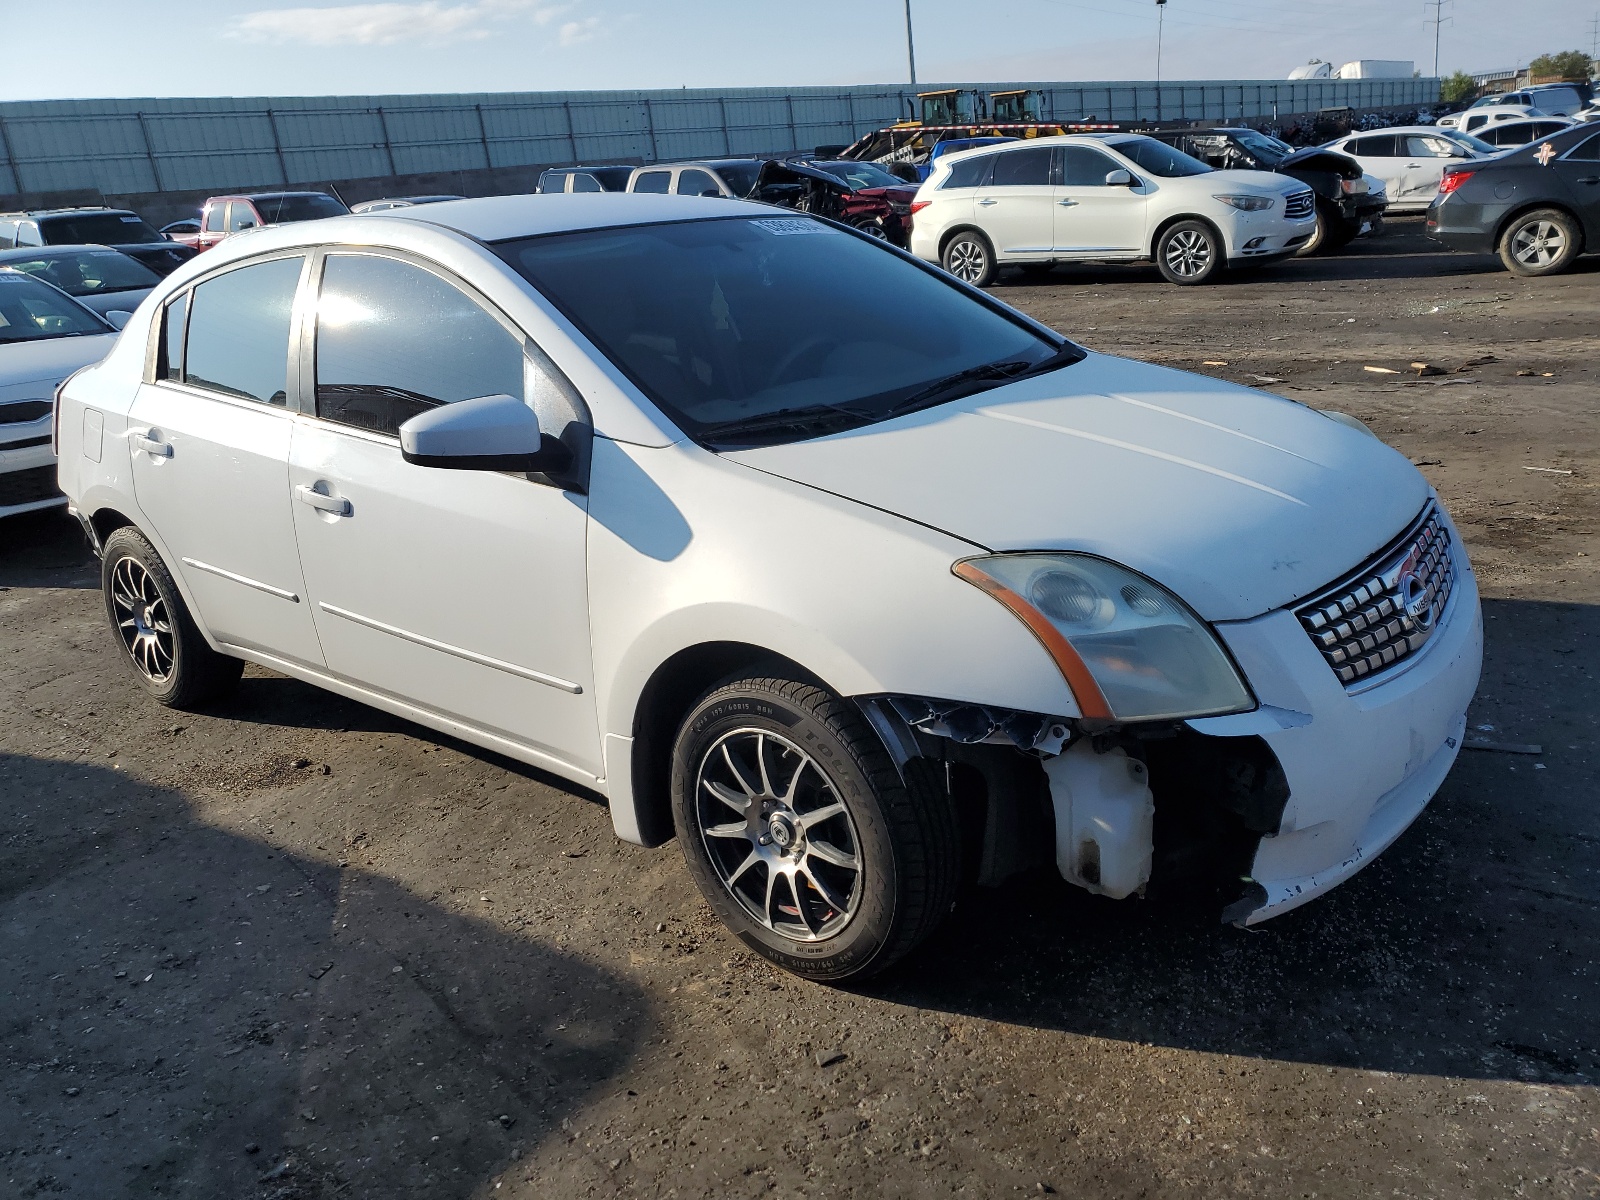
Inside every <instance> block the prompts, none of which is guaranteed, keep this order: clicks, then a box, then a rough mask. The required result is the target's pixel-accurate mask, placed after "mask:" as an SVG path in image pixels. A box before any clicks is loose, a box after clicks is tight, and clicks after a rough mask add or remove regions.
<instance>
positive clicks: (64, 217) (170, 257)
mask: <svg viewBox="0 0 1600 1200" xmlns="http://www.w3.org/2000/svg"><path fill="white" fill-rule="evenodd" d="M88 245H93V246H109V247H111V249H113V250H120V251H122V253H124V254H126V255H127V256H128V257H129V258H136V259H138V260H139V261H140V262H141V263H143V264H144V265H145V266H147V267H149V268H150V269H151V270H152V271H154V272H155V273H156V274H157V275H170V274H171V273H172V272H173V271H174V270H175V269H176V268H177V266H178V264H179V263H182V262H186V261H188V260H189V259H191V258H193V257H194V254H195V252H194V249H193V247H190V246H184V245H180V244H179V243H177V242H173V241H169V240H168V239H167V238H164V237H162V236H161V234H160V233H159V232H157V231H156V230H155V229H154V228H152V227H151V226H150V225H149V224H147V223H146V221H145V219H144V218H143V217H141V216H140V215H139V214H138V213H136V212H130V211H129V210H127V209H125V208H51V209H38V210H35V211H32V212H10V213H0V250H10V249H12V248H14V247H18V246H22V247H26V246H88Z"/></svg>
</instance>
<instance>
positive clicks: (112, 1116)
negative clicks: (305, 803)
mask: <svg viewBox="0 0 1600 1200" xmlns="http://www.w3.org/2000/svg"><path fill="white" fill-rule="evenodd" d="M0 818H3V820H4V822H5V826H6V832H7V838H6V840H5V842H4V843H3V844H0V925H3V928H4V930H5V937H6V941H5V967H6V981H5V986H4V987H3V988H0V1031H3V1037H0V1047H3V1049H0V1064H3V1066H0V1078H3V1083H0V1089H3V1091H4V1092H5V1097H4V1100H3V1103H4V1105H5V1107H6V1108H7V1110H8V1111H9V1112H10V1113H11V1114H13V1116H12V1117H11V1119H10V1120H8V1121H5V1122H0V1129H3V1131H4V1132H3V1133H0V1178H3V1179H5V1180H6V1181H7V1182H6V1185H5V1187H4V1188H0V1191H4V1192H5V1194H6V1195H15V1196H34V1195H53V1194H66V1195H78V1196H90V1195H94V1196H111V1195H131V1194H139V1195H145V1194H156V1193H159V1194H161V1195H174V1196H186V1197H194V1198H196V1200H202V1198H203V1200H210V1198H212V1197H219V1196H229V1197H242V1196H262V1197H271V1198H273V1200H313V1198H318V1200H320V1198H323V1197H330V1198H331V1197H334V1196H337V1195H364V1196H418V1197H429V1198H430V1200H432V1198H435V1197H441V1198H442V1197H467V1196H469V1195H479V1194H483V1193H484V1190H485V1189H486V1188H489V1187H490V1186H491V1184H490V1180H491V1179H492V1178H493V1177H494V1176H495V1175H496V1174H497V1173H499V1172H501V1171H504V1170H506V1169H507V1168H508V1167H511V1166H512V1165H514V1160H515V1159H516V1158H517V1157H518V1156H519V1155H520V1153H521V1151H522V1148H523V1147H529V1148H531V1147H533V1146H535V1145H536V1144H537V1143H538V1142H539V1141H540V1140H541V1139H542V1138H544V1137H546V1136H547V1135H548V1134H550V1132H551V1131H552V1130H554V1129H556V1128H558V1127H559V1126H560V1124H561V1122H562V1120H563V1119H564V1118H565V1117H566V1116H567V1115H569V1114H571V1113H574V1112H576V1111H577V1110H578V1109H579V1108H580V1107H581V1106H582V1105H583V1104H584V1103H586V1101H587V1100H588V1099H590V1098H592V1097H593V1096H594V1094H595V1093H596V1091H597V1090H599V1089H603V1088H605V1087H606V1086H607V1082H608V1081H610V1080H613V1079H615V1078H616V1077H617V1075H618V1074H619V1073H620V1072H621V1071H622V1070H623V1069H624V1068H625V1066H626V1065H627V1064H628V1063H629V1061H630V1060H631V1059H632V1057H633V1055H634V1053H635V1050H636V1049H637V1048H638V1047H639V1045H640V1044H641V1041H642V1040H643V1039H645V1038H646V1037H648V1035H649V1033H650V1031H651V1029H652V1028H653V1019H652V1016H651V1012H652V1007H651V1004H650V1002H649V1000H648V998H647V997H645V996H643V995H641V994H640V993H639V992H638V990H637V989H636V988H634V987H632V986H630V985H628V984H625V983H623V982H622V981H621V980H619V979H617V978H616V977H614V976H612V975H611V974H609V973H607V972H605V971H603V970H600V969H597V968H596V967H593V966H591V965H589V964H586V963H584V962H581V961H579V960H578V959H576V958H574V957H572V956H570V955H568V954H565V953H562V952H560V951H558V950H555V949H552V948H551V947H549V946H547V945H545V944H543V943H541V942H540V941H538V940H537V939H535V938H533V937H531V936H519V935H511V934H509V933H508V932H506V931H505V930H503V929H501V928H498V927H495V926H493V925H490V924H488V923H486V922H483V921H479V920H477V919H474V918H472V917H468V916H466V915H464V914H462V913H460V912H456V911H452V910H451V909H450V908H449V907H447V906H446V905H444V904H441V903H439V902H437V901H436V900H434V899H430V898H429V897H425V896H421V895H417V894H415V893H412V892H409V891H407V890H405V889H403V888H401V887H399V886H397V885H396V884H395V883H394V882H392V881H390V880H387V879H384V878H382V877H379V876H377V875H374V874H369V873H367V872H363V871H359V870H355V869H344V870H341V869H339V868H336V867H333V866H331V865H329V864H326V863H322V862H316V861H309V860H306V859H303V858H299V857H296V856H294V855H290V854H285V853H284V852H283V851H282V850H280V849H279V848H277V847H275V846H273V845H271V844H270V843H269V842H267V841H265V840H263V841H256V840H252V839H249V838H245V837H240V836H237V835H235V834H232V833H229V832H226V831H223V830H220V829H218V828H215V827H212V826H209V825H206V824H204V823H201V822H199V821H196V820H195V819H194V818H193V817H192V815H191V814H190V813H189V808H188V804H187V801H186V800H185V799H184V797H183V796H182V795H180V794H178V793H175V792H172V791H168V790H164V789H161V788H157V787H152V786H149V785H146V784H143V783H140V782H139V781H137V780H135V779H132V778H129V777H128V776H127V775H125V774H123V773H121V772H118V771H114V770H111V769H107V768H105V767H102V766H99V765H93V764H87V763H70V762H59V761H50V760H46V759H42V758H36V757H31V756H19V755H0ZM346 1189H349V1190H348V1191H347V1190H346Z"/></svg>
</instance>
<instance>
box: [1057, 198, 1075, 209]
mask: <svg viewBox="0 0 1600 1200" xmlns="http://www.w3.org/2000/svg"><path fill="white" fill-rule="evenodd" d="M1056 203H1057V204H1059V205H1061V207H1062V208H1071V207H1072V206H1073V205H1075V204H1077V201H1076V200H1057V201H1056Z"/></svg>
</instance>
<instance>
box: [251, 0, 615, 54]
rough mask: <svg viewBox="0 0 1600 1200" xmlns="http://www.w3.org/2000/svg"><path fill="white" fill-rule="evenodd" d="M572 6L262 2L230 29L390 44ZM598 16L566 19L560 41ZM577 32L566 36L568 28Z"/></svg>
mask: <svg viewBox="0 0 1600 1200" xmlns="http://www.w3.org/2000/svg"><path fill="white" fill-rule="evenodd" d="M571 7H572V6H571V5H570V4H550V3H545V2H544V0H469V2H467V3H460V4H445V3H440V0H421V2H418V3H378V4H344V5H338V6H336V7H333V8H264V9H257V10H256V11H255V12H249V13H245V14H244V15H243V16H241V17H239V18H237V19H236V20H235V21H234V22H233V23H232V25H231V26H230V28H229V33H230V34H231V35H232V36H234V37H236V38H242V39H244V40H246V41H252V42H277V43H284V42H298V43H301V44H304V45H309V46H389V45H393V44H395V43H396V42H449V41H461V40H465V39H474V40H476V39H481V38H486V37H488V36H490V34H491V32H492V30H491V28H490V26H492V25H494V24H496V23H498V22H501V21H505V20H508V19H511V18H523V19H530V20H532V21H533V22H534V23H536V24H538V25H546V24H548V23H549V22H551V21H552V20H554V19H555V18H556V17H558V16H560V15H561V14H562V13H564V12H566V11H567V10H568V9H570V8H571ZM598 24H599V19H598V18H596V17H590V18H588V20H586V21H582V22H579V21H569V22H567V24H566V25H563V26H562V28H561V31H560V35H559V36H560V40H561V44H562V45H571V44H573V42H575V41H583V40H585V39H586V38H587V37H589V36H592V30H593V28H594V27H595V26H598ZM573 27H577V28H578V30H579V33H580V36H577V37H575V38H573V39H572V41H569V40H568V38H567V30H568V29H569V28H573Z"/></svg>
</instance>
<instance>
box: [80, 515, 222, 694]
mask: <svg viewBox="0 0 1600 1200" xmlns="http://www.w3.org/2000/svg"><path fill="white" fill-rule="evenodd" d="M100 590H101V592H102V594H103V595H104V597H105V604H106V616H107V617H108V618H109V620H110V622H111V632H112V634H113V636H114V637H115V640H116V646H117V650H118V656H119V657H120V658H121V659H122V661H123V662H125V663H127V664H128V666H130V667H131V668H132V669H133V675H134V678H135V679H136V680H138V682H139V686H140V687H142V688H143V689H144V690H145V692H146V693H148V694H149V695H150V696H151V697H152V698H153V699H154V700H156V701H157V702H158V703H160V704H165V705H166V706H167V707H168V708H193V707H195V706H196V705H199V704H201V703H204V702H205V701H207V700H211V699H214V698H215V697H217V696H219V695H221V694H222V693H223V692H225V691H227V690H228V689H229V688H231V687H232V686H233V685H234V684H236V683H238V682H239V675H240V674H241V672H243V670H244V663H243V662H242V661H241V660H239V659H237V658H231V657H229V656H228V655H226V654H218V653H217V652H216V651H215V650H213V649H212V648H211V647H210V646H209V645H208V644H207V643H206V639H205V637H204V636H203V635H202V634H201V632H200V630H199V628H198V627H197V626H196V625H195V623H194V618H193V617H191V616H190V615H189V607H188V605H186V604H185V603H184V602H183V595H182V593H180V592H179V591H178V585H177V584H176V583H175V582H174V581H173V578H172V573H171V572H170V571H168V570H167V565H166V564H165V563H164V562H162V561H161V556H160V555H159V554H157V553H156V549H155V547H154V546H152V545H151V544H150V543H149V541H148V540H147V539H146V538H145V536H144V535H143V534H142V533H140V532H139V531H138V530H137V529H134V528H133V527H132V526H124V527H123V528H121V529H118V530H117V531H116V532H114V533H113V534H112V535H111V536H110V537H108V538H107V539H106V542H105V550H104V553H103V554H102V555H101V559H100Z"/></svg>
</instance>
